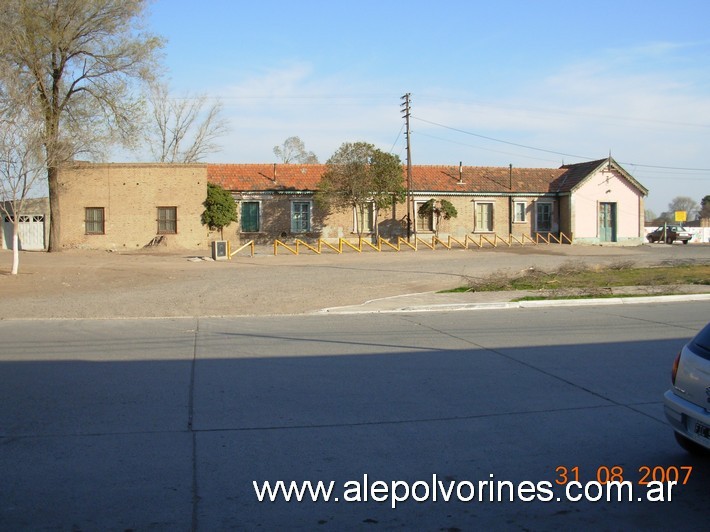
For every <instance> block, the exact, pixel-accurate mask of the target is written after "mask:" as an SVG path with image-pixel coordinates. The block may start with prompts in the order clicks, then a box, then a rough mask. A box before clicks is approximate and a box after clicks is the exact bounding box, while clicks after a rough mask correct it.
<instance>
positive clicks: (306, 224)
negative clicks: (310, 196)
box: [290, 200, 313, 234]
mask: <svg viewBox="0 0 710 532" xmlns="http://www.w3.org/2000/svg"><path fill="white" fill-rule="evenodd" d="M297 205H305V206H307V209H308V216H307V217H306V218H305V220H304V219H303V218H302V216H303V213H302V212H299V213H297V212H296V206H297ZM290 210H291V233H294V234H302V233H309V232H310V231H311V228H312V227H313V221H312V218H313V201H312V200H291V209H290ZM297 214H298V216H299V218H298V219H296V215H297ZM297 225H298V226H303V227H298V226H297Z"/></svg>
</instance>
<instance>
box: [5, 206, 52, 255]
mask: <svg viewBox="0 0 710 532" xmlns="http://www.w3.org/2000/svg"><path fill="white" fill-rule="evenodd" d="M3 221H4V223H3V242H4V243H5V247H6V248H7V249H12V218H10V217H9V216H5V219H4V220H3ZM17 237H18V240H19V243H20V246H19V247H20V249H23V250H43V249H44V214H22V215H20V220H19V225H18V227H17Z"/></svg>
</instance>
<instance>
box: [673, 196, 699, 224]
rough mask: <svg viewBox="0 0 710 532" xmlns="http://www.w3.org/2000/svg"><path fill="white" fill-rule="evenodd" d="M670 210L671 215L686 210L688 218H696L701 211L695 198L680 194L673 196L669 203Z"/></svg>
mask: <svg viewBox="0 0 710 532" xmlns="http://www.w3.org/2000/svg"><path fill="white" fill-rule="evenodd" d="M668 211H669V213H670V215H671V216H673V213H674V212H676V211H685V213H686V216H687V219H688V220H695V218H696V217H697V215H698V213H699V212H700V206H699V205H698V204H697V203H696V202H695V200H694V199H693V198H689V197H687V196H678V197H676V198H673V200H671V202H670V203H669V204H668Z"/></svg>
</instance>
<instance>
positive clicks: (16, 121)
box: [0, 106, 45, 275]
mask: <svg viewBox="0 0 710 532" xmlns="http://www.w3.org/2000/svg"><path fill="white" fill-rule="evenodd" d="M41 139H42V135H41V121H40V120H37V119H36V117H32V116H31V115H30V113H29V112H28V111H27V109H26V108H22V107H11V106H3V109H2V114H1V115H0V213H3V214H4V215H5V216H7V218H8V219H9V220H11V221H12V250H13V252H12V269H11V272H10V273H12V274H13V275H17V272H18V271H19V266H20V251H19V248H20V246H19V238H18V229H19V223H20V217H21V216H22V214H23V212H24V208H25V200H27V198H28V196H29V194H30V192H31V191H32V188H33V186H34V185H35V184H36V183H37V182H38V181H39V180H40V179H41V178H42V177H43V176H44V175H45V164H44V157H43V150H42V143H41Z"/></svg>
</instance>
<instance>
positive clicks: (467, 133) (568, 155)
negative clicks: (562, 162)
mask: <svg viewBox="0 0 710 532" xmlns="http://www.w3.org/2000/svg"><path fill="white" fill-rule="evenodd" d="M412 118H414V119H416V120H419V121H420V122H426V123H427V124H432V125H434V126H438V127H442V128H444V129H449V130H451V131H456V132H458V133H463V134H464V135H471V136H472V137H478V138H481V139H486V140H492V141H494V142H500V143H502V144H508V145H510V146H517V147H518V148H525V149H526V150H535V151H542V152H545V153H553V154H555V155H562V156H564V157H574V158H575V159H587V160H588V161H593V160H594V159H595V157H585V156H583V155H573V154H571V153H563V152H559V151H554V150H546V149H544V148H536V147H534V146H527V145H525V144H518V143H517V142H510V141H507V140H501V139H496V138H493V137H487V136H486V135H479V134H478V133H472V132H470V131H464V130H463V129H458V128H455V127H451V126H445V125H444V124H439V123H437V122H432V121H431V120H426V119H424V118H420V117H418V116H413V117H412Z"/></svg>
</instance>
